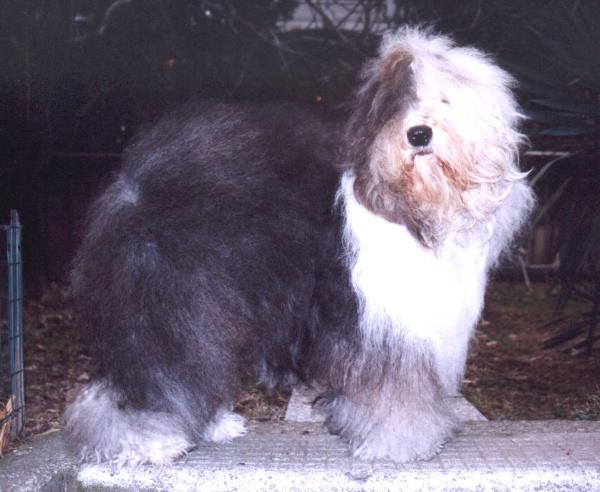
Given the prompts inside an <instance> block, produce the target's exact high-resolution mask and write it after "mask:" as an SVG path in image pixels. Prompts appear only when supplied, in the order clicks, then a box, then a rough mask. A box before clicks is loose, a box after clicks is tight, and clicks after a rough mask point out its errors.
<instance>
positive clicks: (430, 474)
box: [0, 421, 600, 492]
mask: <svg viewBox="0 0 600 492" xmlns="http://www.w3.org/2000/svg"><path fill="white" fill-rule="evenodd" d="M0 490H1V491H3V492H4V491H11V492H12V491H14V492H21V491H28V492H29V491H35V490H43V491H45V492H55V491H70V490H94V491H98V490H118V491H123V490H141V491H158V490H161V491H162V490H165V491H167V490H169V491H171V490H175V491H179V490H181V491H186V490H190V491H192V490H201V491H221V490H223V491H225V490H239V491H258V490H273V491H276V490H277V491H288V490H289V491H295V490H298V491H303V492H306V491H313V490H314V491H317V490H319V491H321V490H336V491H337V490H339V491H342V490H365V491H367V490H368V491H371V490H373V491H375V490H407V491H412V490H414V491H417V490H431V491H488V490H489V491H492V490H493V491H513V490H521V491H557V490H561V491H586V492H587V491H600V422H573V421H570V422H566V421H544V422H469V423H467V424H465V427H464V430H463V431H462V432H461V433H460V434H459V435H458V436H457V437H456V438H455V439H454V440H452V441H451V442H449V443H448V444H447V445H446V446H445V447H444V449H443V451H442V452H441V453H440V454H439V455H438V456H437V457H435V458H434V459H432V460H431V461H428V462H417V463H411V464H406V465H398V464H395V463H393V462H389V461H379V462H375V463H365V462H361V461H358V460H355V459H353V458H351V457H350V456H349V454H348V451H347V448H346V446H345V445H344V443H343V442H342V441H341V440H340V439H338V438H337V437H335V436H332V435H330V434H328V433H326V432H325V430H324V428H323V426H322V424H319V423H299V422H298V423H292V422H281V423H275V424H273V423H270V424H265V423H260V424H254V425H253V426H251V430H250V432H249V433H248V434H247V435H246V436H244V437H242V438H239V439H237V440H235V441H233V442H231V443H229V444H220V445H216V444H210V445H203V446H202V447H201V448H199V449H197V450H195V451H193V452H191V453H190V454H189V455H188V456H186V457H185V458H183V459H182V460H180V461H179V462H177V463H175V464H174V465H172V466H165V467H151V466H140V467H136V468H121V469H119V468H117V467H115V466H112V465H85V466H82V467H78V466H76V463H75V460H74V459H73V457H72V455H71V454H70V453H69V451H68V449H67V448H66V446H65V443H64V438H63V436H62V434H60V433H59V434H56V435H53V436H49V437H47V438H45V439H42V440H40V441H38V442H36V443H34V444H32V445H30V444H28V445H26V446H24V447H22V448H21V449H19V450H17V451H16V452H14V453H12V455H10V456H8V457H7V458H5V459H3V460H1V461H0Z"/></svg>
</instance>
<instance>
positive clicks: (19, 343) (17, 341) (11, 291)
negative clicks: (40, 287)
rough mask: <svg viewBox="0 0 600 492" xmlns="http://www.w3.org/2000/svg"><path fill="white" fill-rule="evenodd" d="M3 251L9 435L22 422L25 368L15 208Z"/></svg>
mask: <svg viewBox="0 0 600 492" xmlns="http://www.w3.org/2000/svg"><path fill="white" fill-rule="evenodd" d="M7 232H8V234H7V241H6V254H7V256H8V357H9V362H8V363H9V370H10V385H11V393H12V394H13V395H14V397H15V400H14V407H13V411H14V420H13V424H14V425H12V426H11V430H12V433H13V435H20V434H22V433H23V428H24V425H25V370H24V362H23V277H22V274H23V271H22V268H23V264H22V258H21V224H20V222H19V214H18V213H17V211H16V210H11V211H10V225H9V226H8V231H7Z"/></svg>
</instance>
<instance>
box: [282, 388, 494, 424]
mask: <svg viewBox="0 0 600 492" xmlns="http://www.w3.org/2000/svg"><path fill="white" fill-rule="evenodd" d="M318 395H319V391H318V390H316V389H312V388H307V387H306V386H298V387H296V388H294V391H292V396H291V398H290V401H289V402H288V406H287V410H286V412H285V420H287V421H288V422H324V421H325V415H324V414H323V413H322V412H320V411H319V409H318V408H315V407H313V405H312V402H313V401H314V400H315V398H317V396H318ZM449 400H450V405H451V406H452V408H453V409H454V412H455V413H456V415H457V416H458V418H459V419H460V421H461V422H472V421H485V420H487V419H486V418H485V417H484V415H483V414H482V413H481V412H480V411H479V410H477V408H475V407H474V406H473V405H472V404H471V403H469V402H468V401H467V400H466V399H465V398H464V397H463V396H456V397H452V398H449Z"/></svg>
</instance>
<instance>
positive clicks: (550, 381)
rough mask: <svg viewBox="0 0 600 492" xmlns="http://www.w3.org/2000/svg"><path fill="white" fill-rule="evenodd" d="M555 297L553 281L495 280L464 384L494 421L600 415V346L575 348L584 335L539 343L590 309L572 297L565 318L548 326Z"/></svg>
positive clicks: (468, 394)
mask: <svg viewBox="0 0 600 492" xmlns="http://www.w3.org/2000/svg"><path fill="white" fill-rule="evenodd" d="M555 301H556V296H555V294H554V293H553V291H552V289H551V288H550V287H549V285H548V284H534V285H533V286H532V287H531V289H527V288H526V287H525V286H524V285H523V284H514V283H503V282H495V283H492V285H490V287H489V290H488V293H487V298H486V309H485V313H484V318H483V321H482V322H481V323H480V325H479V327H478V329H477V331H476V333H475V337H474V339H473V341H472V344H471V351H470V356H469V360H468V364H467V372H466V376H465V384H464V386H463V392H464V394H465V396H466V397H467V399H468V400H470V401H471V402H472V403H473V404H474V405H475V406H477V407H478V408H479V409H480V410H481V412H482V413H483V414H484V415H485V416H486V417H488V418H489V419H493V420H500V419H508V420H537V419H592V420H598V419H600V377H599V375H600V350H599V349H598V348H596V349H595V350H593V351H592V353H591V355H589V356H588V355H587V354H586V353H585V350H584V349H582V348H575V345H576V344H577V343H580V342H581V338H580V339H578V340H574V341H573V342H571V343H567V344H564V345H559V346H558V347H555V348H552V349H543V348H542V345H543V342H544V341H545V340H548V339H549V338H550V337H552V336H554V335H556V334H557V333H559V332H560V331H561V330H564V329H565V328H566V327H568V326H569V325H570V324H572V322H573V321H574V320H576V319H578V314H579V313H580V312H582V311H583V310H584V309H585V306H584V305H582V304H580V303H575V302H571V303H570V304H568V305H567V307H566V309H565V311H564V312H563V313H562V314H563V315H564V317H565V319H564V320H563V321H562V322H560V323H556V324H553V325H551V326H548V327H544V325H546V324H547V323H548V322H549V321H550V320H551V319H552V315H553V310H554V305H555Z"/></svg>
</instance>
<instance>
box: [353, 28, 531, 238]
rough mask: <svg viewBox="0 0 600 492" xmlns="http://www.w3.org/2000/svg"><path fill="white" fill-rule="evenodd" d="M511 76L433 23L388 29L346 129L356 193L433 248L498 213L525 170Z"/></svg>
mask: <svg viewBox="0 0 600 492" xmlns="http://www.w3.org/2000/svg"><path fill="white" fill-rule="evenodd" d="M512 83H513V80H512V78H511V77H510V76H509V75H508V74H507V73H506V72H504V71H503V70H502V69H500V68H499V67H498V66H497V65H495V64H494V63H493V62H492V61H491V60H490V59H489V58H488V57H487V56H486V55H485V54H483V53H482V52H480V51H478V50H476V49H473V48H462V47H457V46H456V45H455V44H454V43H453V42H452V41H451V40H450V39H449V38H447V37H444V36H439V35H434V34H432V33H430V32H429V31H428V30H426V29H420V28H404V29H401V30H400V31H398V32H397V33H395V34H391V35H388V36H386V37H385V38H384V39H383V42H382V44H381V48H380V52H379V56H378V57H377V58H376V59H374V60H372V61H371V62H370V63H369V64H368V65H367V66H366V67H365V69H364V71H363V85H362V87H361V88H360V90H359V92H358V94H357V97H356V102H355V106H354V111H353V113H352V115H351V117H350V119H349V122H348V125H347V127H346V133H345V139H346V140H345V146H346V152H347V157H348V164H349V165H350V166H351V169H352V170H353V172H354V175H355V181H354V192H355V195H356V197H357V199H358V200H359V202H361V203H362V204H363V205H364V206H366V207H367V208H369V209H370V210H371V211H373V212H374V213H376V214H378V215H380V216H382V217H384V218H386V219H387V220H389V221H392V222H398V223H403V224H406V225H407V227H408V228H409V229H410V230H411V231H412V232H413V234H414V235H415V236H416V237H417V238H418V239H419V240H420V241H421V242H422V243H423V244H425V245H427V246H435V245H436V244H437V243H439V242H440V241H442V240H443V239H444V238H445V237H446V235H447V234H448V232H450V231H452V230H460V229H466V228H469V227H471V226H472V225H473V224H476V223H481V222H482V221H485V220H487V219H488V218H489V216H490V215H491V214H493V213H494V211H495V210H496V209H497V208H498V207H499V206H500V204H501V203H502V202H503V200H504V199H505V198H506V196H507V195H508V194H509V192H510V189H511V186H512V183H514V182H515V181H517V180H520V179H522V178H523V176H524V175H523V174H522V173H520V172H519V170H518V166H517V162H518V147H519V145H520V143H521V142H522V141H523V136H522V135H521V134H520V133H519V131H518V129H517V127H518V124H519V121H520V119H521V114H520V113H519V110H518V107H517V104H516V101H515V99H514V97H513V95H512V92H511V86H512Z"/></svg>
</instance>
